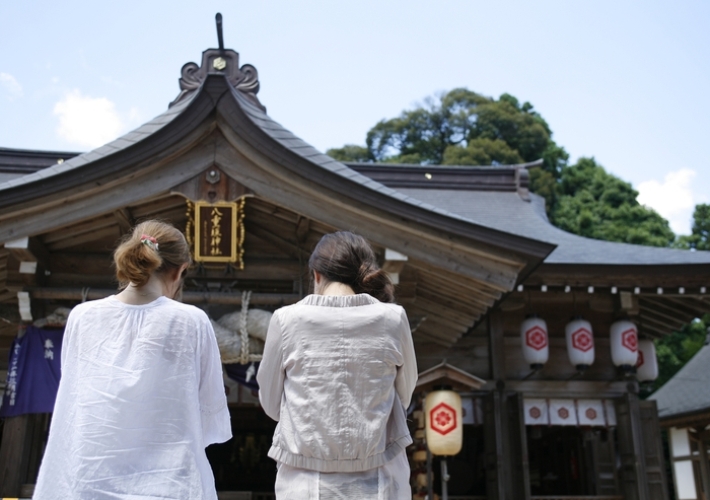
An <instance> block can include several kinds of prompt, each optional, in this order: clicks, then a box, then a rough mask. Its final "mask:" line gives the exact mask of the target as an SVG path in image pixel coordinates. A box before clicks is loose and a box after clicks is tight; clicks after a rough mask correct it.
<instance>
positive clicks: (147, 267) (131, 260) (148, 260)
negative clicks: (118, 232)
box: [113, 220, 191, 288]
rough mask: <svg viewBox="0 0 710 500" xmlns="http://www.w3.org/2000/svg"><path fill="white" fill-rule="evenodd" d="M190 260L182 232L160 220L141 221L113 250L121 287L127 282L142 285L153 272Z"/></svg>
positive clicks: (160, 271)
mask: <svg viewBox="0 0 710 500" xmlns="http://www.w3.org/2000/svg"><path fill="white" fill-rule="evenodd" d="M190 260H191V257H190V248H189V247H188V245H187V241H185V237H184V236H183V234H182V233H181V232H180V231H178V230H177V229H175V228H174V227H173V226H172V225H170V224H168V223H166V222H161V221H157V220H149V221H145V222H141V223H140V224H138V225H137V226H136V227H135V228H133V231H132V232H131V233H130V234H127V235H126V236H125V237H124V238H123V241H122V242H121V243H120V244H119V245H118V248H116V251H115V252H114V253H113V262H114V264H115V266H116V278H118V282H119V283H120V285H121V287H122V288H123V287H126V286H127V285H128V283H133V284H134V285H135V286H143V285H145V284H146V283H147V282H148V280H149V279H150V277H151V275H153V274H154V273H158V274H160V273H164V272H166V271H170V270H172V269H177V268H179V267H180V266H182V265H183V264H185V263H189V262H190Z"/></svg>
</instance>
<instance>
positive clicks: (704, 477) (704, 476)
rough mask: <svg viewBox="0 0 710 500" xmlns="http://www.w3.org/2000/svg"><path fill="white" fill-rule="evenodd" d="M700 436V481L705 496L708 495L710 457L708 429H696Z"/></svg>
mask: <svg viewBox="0 0 710 500" xmlns="http://www.w3.org/2000/svg"><path fill="white" fill-rule="evenodd" d="M698 436H699V437H700V443H699V453H698V455H700V479H701V481H702V486H703V493H705V498H708V497H710V457H709V456H708V450H709V449H710V431H706V430H703V429H698Z"/></svg>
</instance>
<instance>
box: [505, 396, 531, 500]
mask: <svg viewBox="0 0 710 500" xmlns="http://www.w3.org/2000/svg"><path fill="white" fill-rule="evenodd" d="M505 407H506V413H507V415H506V416H507V418H506V422H505V423H506V426H505V432H504V437H505V440H504V443H505V458H506V466H505V470H506V472H507V473H508V476H507V477H506V488H507V492H506V493H507V495H506V498H510V499H515V500H530V467H529V464H528V439H527V433H526V431H525V415H524V411H525V410H524V406H523V395H522V394H521V393H519V392H512V393H509V394H507V396H506V398H505Z"/></svg>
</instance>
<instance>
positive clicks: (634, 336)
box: [609, 319, 639, 371]
mask: <svg viewBox="0 0 710 500" xmlns="http://www.w3.org/2000/svg"><path fill="white" fill-rule="evenodd" d="M609 337H610V340H611V360H612V362H613V363H614V365H615V366H620V367H622V368H625V369H626V370H627V371H630V370H631V369H632V368H633V367H634V366H636V361H637V360H638V348H639V341H638V329H637V328H636V325H635V324H634V323H633V322H631V321H629V320H627V319H622V320H619V321H615V322H614V323H612V324H611V330H610V335H609Z"/></svg>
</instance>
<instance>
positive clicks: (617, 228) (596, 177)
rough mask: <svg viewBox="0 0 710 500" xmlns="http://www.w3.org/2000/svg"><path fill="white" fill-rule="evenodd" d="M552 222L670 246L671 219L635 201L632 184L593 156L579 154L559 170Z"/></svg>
mask: <svg viewBox="0 0 710 500" xmlns="http://www.w3.org/2000/svg"><path fill="white" fill-rule="evenodd" d="M558 186H559V194H558V199H557V204H556V206H555V207H554V210H553V211H552V213H551V217H550V219H551V222H552V223H553V224H554V225H556V226H557V227H559V228H561V229H564V230H565V231H568V232H570V233H575V234H579V235H582V236H586V237H588V238H595V239H599V240H607V241H620V242H625V243H635V244H639V245H651V246H669V245H670V244H671V243H672V242H673V240H674V239H675V235H674V234H673V231H671V229H670V227H669V225H668V221H666V220H665V219H664V218H663V217H661V216H660V215H658V213H657V212H655V211H654V210H652V209H650V208H646V207H644V206H642V205H640V204H639V202H638V201H636V197H637V196H638V192H637V191H636V190H634V189H633V187H632V186H631V184H629V183H628V182H624V181H622V180H621V179H619V178H618V177H616V176H614V175H612V174H610V173H608V172H607V171H606V170H605V169H604V167H602V166H601V165H599V164H598V163H597V162H596V161H595V160H594V158H580V160H579V161H578V162H577V163H576V164H575V165H572V166H568V167H564V168H563V169H562V170H561V173H560V179H559V184H558Z"/></svg>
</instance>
